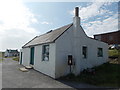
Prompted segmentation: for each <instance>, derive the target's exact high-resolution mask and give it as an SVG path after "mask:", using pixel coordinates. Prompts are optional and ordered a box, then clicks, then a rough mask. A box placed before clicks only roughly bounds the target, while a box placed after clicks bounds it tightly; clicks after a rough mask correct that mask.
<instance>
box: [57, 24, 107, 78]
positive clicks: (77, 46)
mask: <svg viewBox="0 0 120 90" xmlns="http://www.w3.org/2000/svg"><path fill="white" fill-rule="evenodd" d="M83 46H87V48H88V56H87V58H86V59H83V56H82V47H83ZM99 47H100V48H103V57H97V48H99ZM107 49H108V45H107V44H106V43H103V42H100V41H97V40H94V39H91V38H88V37H87V36H86V35H85V32H84V31H83V29H82V27H80V26H77V29H76V28H75V27H74V26H72V27H71V28H69V30H67V31H66V32H65V33H64V34H63V35H62V36H61V37H60V38H58V39H57V41H56V70H55V71H56V78H58V77H60V76H63V75H66V74H68V73H69V69H70V68H69V66H68V65H67V56H68V55H69V54H71V55H73V59H74V61H75V66H73V67H72V72H73V73H74V74H76V75H78V74H79V73H80V71H82V70H83V69H86V68H91V67H94V66H97V65H100V64H103V63H104V62H107V58H108V54H107V52H108V51H107Z"/></svg>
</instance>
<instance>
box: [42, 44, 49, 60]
mask: <svg viewBox="0 0 120 90" xmlns="http://www.w3.org/2000/svg"><path fill="white" fill-rule="evenodd" d="M42 61H49V45H43V46H42Z"/></svg>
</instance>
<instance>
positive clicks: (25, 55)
mask: <svg viewBox="0 0 120 90" xmlns="http://www.w3.org/2000/svg"><path fill="white" fill-rule="evenodd" d="M21 51H22V64H23V65H24V66H28V65H29V64H30V48H23V49H21Z"/></svg>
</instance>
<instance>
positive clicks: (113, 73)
mask: <svg viewBox="0 0 120 90" xmlns="http://www.w3.org/2000/svg"><path fill="white" fill-rule="evenodd" d="M94 69H95V73H94V74H93V73H85V72H81V73H80V75H78V76H74V75H73V74H70V75H67V76H65V77H61V79H64V80H70V81H76V82H84V83H89V84H93V85H96V86H105V87H120V64H116V63H115V64H114V63H109V62H108V63H105V64H103V65H100V66H98V67H94Z"/></svg>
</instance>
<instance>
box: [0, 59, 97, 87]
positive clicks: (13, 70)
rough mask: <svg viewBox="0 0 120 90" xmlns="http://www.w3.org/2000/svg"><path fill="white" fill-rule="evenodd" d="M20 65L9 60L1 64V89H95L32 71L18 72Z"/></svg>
mask: <svg viewBox="0 0 120 90" xmlns="http://www.w3.org/2000/svg"><path fill="white" fill-rule="evenodd" d="M20 67H23V66H22V65H19V64H18V62H17V61H13V60H12V59H11V58H6V59H5V60H4V61H3V62H2V88H71V89H74V88H95V86H92V85H88V84H83V83H75V82H66V81H61V80H60V81H58V80H54V79H53V78H50V77H49V76H46V75H44V74H42V73H40V72H38V71H35V70H33V69H31V70H29V71H28V72H22V71H20V70H19V68H20Z"/></svg>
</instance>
